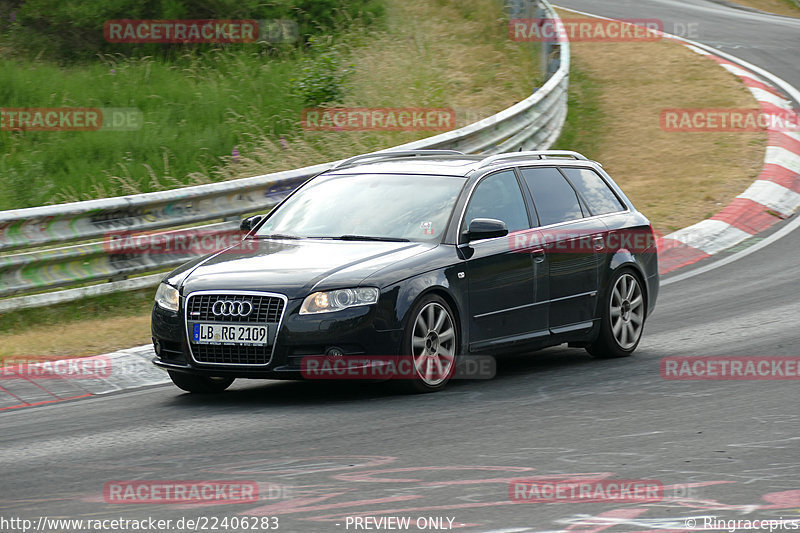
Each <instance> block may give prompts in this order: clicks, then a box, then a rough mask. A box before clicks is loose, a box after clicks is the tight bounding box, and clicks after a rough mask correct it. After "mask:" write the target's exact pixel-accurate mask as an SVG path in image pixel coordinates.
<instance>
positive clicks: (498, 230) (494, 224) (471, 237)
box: [466, 218, 508, 242]
mask: <svg viewBox="0 0 800 533" xmlns="http://www.w3.org/2000/svg"><path fill="white" fill-rule="evenodd" d="M506 235H508V228H507V227H506V223H505V222H503V221H502V220H495V219H493V218H475V219H472V221H471V222H470V223H469V229H468V230H467V233H466V237H467V242H472V241H479V240H481V239H494V238H497V237H505V236H506Z"/></svg>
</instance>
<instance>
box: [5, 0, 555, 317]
mask: <svg viewBox="0 0 800 533" xmlns="http://www.w3.org/2000/svg"><path fill="white" fill-rule="evenodd" d="M539 2H540V4H537V3H536V2H535V1H533V0H514V2H512V5H511V6H510V7H511V8H512V18H523V17H520V15H523V14H524V15H523V16H524V17H529V18H543V17H542V15H543V16H544V17H547V18H558V15H557V14H556V13H555V11H554V10H553V8H552V6H551V5H550V4H549V3H548V2H547V1H546V0H539ZM515 6H516V7H515ZM515 9H516V12H515V11H514V10H515ZM533 13H535V15H533ZM544 57H545V58H546V61H545V64H544V67H545V70H546V71H547V72H548V73H550V76H549V77H548V79H547V80H546V82H545V83H544V85H543V86H542V87H541V88H539V89H538V90H536V91H535V92H534V93H533V94H532V95H531V96H529V97H528V98H526V99H525V100H523V101H521V102H519V103H517V104H515V105H513V106H511V107H509V108H508V109H505V110H503V111H501V112H500V113H497V114H496V115H493V116H491V117H488V118H486V119H483V120H481V121H478V122H476V123H474V124H470V125H468V126H466V127H463V128H460V129H458V130H453V131H449V132H446V133H442V134H440V135H436V136H433V137H428V138H426V139H421V140H419V141H414V142H410V143H407V144H403V145H400V146H396V147H394V148H392V149H391V150H420V149H451V150H459V151H462V152H466V153H476V154H481V153H482V154H493V153H501V152H512V151H517V150H533V149H537V150H544V149H547V148H549V147H550V146H552V144H553V143H554V142H555V141H556V139H557V138H558V136H559V135H560V133H561V129H562V127H563V125H564V121H565V119H566V114H567V88H568V84H569V65H570V53H569V42H568V41H564V42H560V43H548V44H545V53H544ZM339 162H340V161H335V162H331V163H324V164H320V165H314V166H310V167H304V168H300V169H296V170H289V171H285V172H276V173H273V174H266V175H263V176H255V177H252V178H243V179H238V180H232V181H226V182H222V183H214V184H209V185H199V186H193V187H185V188H181V189H174V190H170V191H163V192H153V193H146V194H139V195H132V196H122V197H117V198H106V199H100V200H89V201H85V202H73V203H68V204H61V205H54V206H43V207H32V208H27V209H15V210H10V211H2V212H0V253H2V254H3V255H0V298H4V299H2V300H0V313H2V312H6V311H8V310H12V309H20V308H25V307H37V306H43V305H51V304H54V303H59V302H63V301H70V300H75V299H78V298H82V297H86V296H93V295H97V294H104V293H110V292H116V291H122V290H132V289H137V288H143V287H148V286H153V285H155V284H156V283H157V282H158V281H159V279H160V278H161V274H151V275H145V276H142V277H133V278H130V277H131V276H140V275H142V274H146V273H148V272H156V271H163V270H165V269H167V268H169V267H172V266H175V265H178V264H180V263H183V262H185V261H187V260H189V259H192V258H193V257H196V256H193V255H186V254H184V255H181V254H169V255H168V254H153V255H150V254H118V253H117V254H112V253H109V252H108V250H109V243H110V238H109V234H111V233H113V232H120V231H125V230H127V231H135V232H148V231H155V230H167V229H169V228H183V227H186V226H192V225H196V224H200V223H203V222H209V221H215V220H216V221H218V220H221V219H222V220H228V222H223V223H216V224H209V225H201V226H195V227H193V228H192V229H194V230H203V231H212V230H231V229H235V228H236V227H238V224H237V223H235V222H232V221H231V220H232V219H234V218H235V219H237V220H238V218H239V217H241V216H242V215H245V214H248V213H254V212H258V211H265V210H267V209H269V208H270V207H272V206H274V205H276V204H277V203H278V202H280V201H281V200H282V199H283V198H284V197H285V196H286V195H287V194H288V192H290V191H292V190H294V189H295V188H296V187H298V186H299V185H301V184H302V183H303V182H304V181H305V180H307V179H309V178H310V177H312V176H314V175H316V174H318V173H320V172H322V171H324V170H327V169H329V168H331V167H333V166H334V165H335V164H337V163H339ZM173 231H178V232H180V231H184V230H173ZM93 239H100V240H94V241H93ZM67 243H79V244H73V245H71V246H64V244H67ZM128 278H130V279H128ZM99 281H105V282H104V283H100V284H97V282H99ZM90 283H95V285H90V286H85V285H87V284H90ZM80 285H83V286H80ZM67 286H80V287H77V288H72V289H66V290H58V291H54V289H59V288H64V287H67ZM43 291H49V292H43ZM31 293H38V294H31ZM20 295H22V296H20Z"/></svg>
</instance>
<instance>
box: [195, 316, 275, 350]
mask: <svg viewBox="0 0 800 533" xmlns="http://www.w3.org/2000/svg"><path fill="white" fill-rule="evenodd" d="M189 331H190V332H191V334H192V342H194V343H195V344H231V345H248V346H269V345H270V344H272V335H270V333H271V331H270V327H269V326H268V325H263V326H251V325H244V324H204V323H202V322H200V323H198V322H192V323H190V324H189Z"/></svg>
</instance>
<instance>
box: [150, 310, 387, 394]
mask: <svg viewBox="0 0 800 533" xmlns="http://www.w3.org/2000/svg"><path fill="white" fill-rule="evenodd" d="M301 303H302V300H289V301H288V302H287V304H286V309H285V313H284V316H283V320H282V323H281V324H280V327H279V329H278V331H277V335H276V337H275V341H274V349H273V348H272V347H265V350H271V351H272V357H271V359H270V360H269V363H268V364H266V365H263V366H249V365H231V364H226V365H218V364H208V363H198V362H197V361H196V360H195V359H194V358H193V357H192V355H191V352H190V347H189V340H188V338H187V333H186V322H185V317H184V314H183V313H184V310H183V308H181V309H180V310H179V311H178V312H171V311H167V310H165V309H162V308H161V307H159V306H158V305H155V304H154V305H153V312H152V321H151V331H152V337H153V344H154V348H155V351H156V357H155V358H154V359H153V363H154V364H155V365H156V366H158V367H160V368H163V369H166V370H171V371H176V372H186V373H191V374H195V375H202V376H227V377H235V378H256V379H301V378H302V374H301V362H302V359H303V357H305V356H321V355H325V354H327V353H329V352H330V351H332V350H333V351H335V352H336V353H337V354H341V355H340V356H341V357H348V356H359V357H364V356H365V355H367V356H369V355H375V356H381V355H397V354H400V353H401V346H402V328H400V327H396V325H395V324H392V323H391V322H392V318H391V317H392V316H393V313H389V316H390V318H389V319H388V320H387V319H385V318H384V317H385V316H386V313H382V312H381V310H380V309H379V307H378V306H375V305H372V306H361V307H352V308H348V309H343V310H341V311H336V312H333V313H324V314H319V315H300V314H299V310H300V305H301ZM183 305H185V300H183V299H182V306H183ZM387 326H390V327H387ZM391 326H395V327H391ZM337 356H338V355H337Z"/></svg>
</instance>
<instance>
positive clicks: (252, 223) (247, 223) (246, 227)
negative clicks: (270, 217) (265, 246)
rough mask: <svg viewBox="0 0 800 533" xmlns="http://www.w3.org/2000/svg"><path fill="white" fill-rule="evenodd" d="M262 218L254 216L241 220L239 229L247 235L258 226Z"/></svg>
mask: <svg viewBox="0 0 800 533" xmlns="http://www.w3.org/2000/svg"><path fill="white" fill-rule="evenodd" d="M262 218H264V217H263V216H262V215H254V216H252V217H247V218H245V219H242V222H241V223H240V224H239V229H240V230H242V231H246V232H248V233H249V232H250V230H252V229H253V228H254V227H256V226H258V223H259V222H261V219H262Z"/></svg>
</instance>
